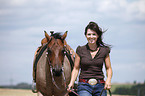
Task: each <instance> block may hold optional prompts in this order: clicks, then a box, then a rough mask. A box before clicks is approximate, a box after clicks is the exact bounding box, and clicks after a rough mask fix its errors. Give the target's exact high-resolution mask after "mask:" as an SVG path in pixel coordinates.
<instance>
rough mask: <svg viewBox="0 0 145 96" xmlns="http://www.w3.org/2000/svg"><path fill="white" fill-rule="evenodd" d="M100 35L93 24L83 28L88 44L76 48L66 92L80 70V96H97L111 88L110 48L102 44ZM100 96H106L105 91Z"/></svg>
mask: <svg viewBox="0 0 145 96" xmlns="http://www.w3.org/2000/svg"><path fill="white" fill-rule="evenodd" d="M102 34H103V32H102V30H101V28H100V27H99V26H98V25H97V24H96V23H95V22H90V23H89V24H88V25H87V27H86V28H85V36H86V38H87V40H88V43H87V44H86V45H84V46H78V47H77V50H76V56H75V64H74V68H73V71H72V75H71V81H70V84H69V85H68V90H70V88H72V87H73V85H74V82H75V80H76V78H77V76H78V73H79V70H80V68H81V71H80V76H79V83H78V88H77V92H78V94H79V95H80V96H99V95H100V93H101V91H102V90H103V89H110V88H111V78H112V68H111V63H110V57H109V53H110V48H109V46H106V45H105V44H104V43H103V42H102ZM103 63H105V67H106V73H107V79H106V82H105V81H104V74H103V71H102V68H103ZM102 96H107V91H106V90H105V91H104V92H103V94H102Z"/></svg>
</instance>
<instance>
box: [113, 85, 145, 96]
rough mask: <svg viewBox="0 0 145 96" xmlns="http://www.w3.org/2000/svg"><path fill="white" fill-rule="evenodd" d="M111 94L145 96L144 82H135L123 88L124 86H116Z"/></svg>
mask: <svg viewBox="0 0 145 96" xmlns="http://www.w3.org/2000/svg"><path fill="white" fill-rule="evenodd" d="M113 94H119V95H136V96H145V83H144V84H136V85H134V86H132V87H131V88H125V87H119V88H116V89H115V91H114V92H113Z"/></svg>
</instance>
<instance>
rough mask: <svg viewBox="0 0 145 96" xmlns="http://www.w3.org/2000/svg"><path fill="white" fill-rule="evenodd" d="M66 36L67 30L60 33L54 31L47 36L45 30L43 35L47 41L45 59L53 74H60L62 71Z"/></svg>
mask: <svg viewBox="0 0 145 96" xmlns="http://www.w3.org/2000/svg"><path fill="white" fill-rule="evenodd" d="M66 36H67V31H66V32H65V33H64V34H63V35H60V33H55V34H52V35H51V36H49V35H48V34H47V33H46V32H45V37H46V38H47V41H48V46H47V52H48V55H47V59H48V61H49V63H50V66H51V67H52V71H53V73H54V75H55V76H60V75H61V73H62V66H63V60H64V54H65V53H64V52H65V38H66Z"/></svg>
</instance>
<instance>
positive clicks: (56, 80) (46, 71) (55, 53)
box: [36, 32, 71, 96]
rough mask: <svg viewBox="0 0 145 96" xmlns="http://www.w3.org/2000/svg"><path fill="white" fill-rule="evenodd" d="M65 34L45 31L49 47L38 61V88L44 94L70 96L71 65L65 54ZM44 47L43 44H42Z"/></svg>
mask: <svg viewBox="0 0 145 96" xmlns="http://www.w3.org/2000/svg"><path fill="white" fill-rule="evenodd" d="M66 36H67V32H65V33H64V34H63V35H60V34H59V33H55V34H53V35H52V36H49V35H48V34H47V33H46V32H45V38H46V40H45V41H47V44H46V45H45V46H47V48H46V49H45V50H44V52H43V54H42V56H41V57H40V59H39V61H38V63H37V70H36V89H37V92H38V95H42V96H68V92H67V90H66V89H67V85H68V83H69V81H70V77H71V65H70V62H69V59H68V58H67V56H66V55H65V53H66V52H67V48H66V46H67V44H66V41H65V38H66ZM42 47H43V46H42Z"/></svg>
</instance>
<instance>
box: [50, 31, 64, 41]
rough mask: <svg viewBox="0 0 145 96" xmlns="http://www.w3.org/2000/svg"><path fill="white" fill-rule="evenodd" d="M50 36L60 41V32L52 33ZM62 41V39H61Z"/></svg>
mask: <svg viewBox="0 0 145 96" xmlns="http://www.w3.org/2000/svg"><path fill="white" fill-rule="evenodd" d="M51 36H53V37H54V38H55V39H61V37H62V35H61V33H60V32H57V33H54V34H52V35H51ZM61 40H62V39H61Z"/></svg>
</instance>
